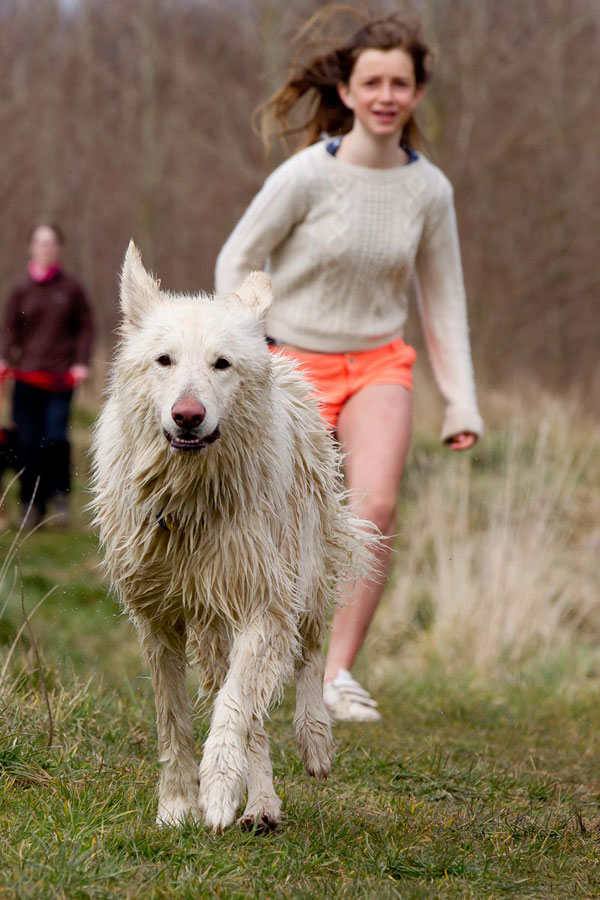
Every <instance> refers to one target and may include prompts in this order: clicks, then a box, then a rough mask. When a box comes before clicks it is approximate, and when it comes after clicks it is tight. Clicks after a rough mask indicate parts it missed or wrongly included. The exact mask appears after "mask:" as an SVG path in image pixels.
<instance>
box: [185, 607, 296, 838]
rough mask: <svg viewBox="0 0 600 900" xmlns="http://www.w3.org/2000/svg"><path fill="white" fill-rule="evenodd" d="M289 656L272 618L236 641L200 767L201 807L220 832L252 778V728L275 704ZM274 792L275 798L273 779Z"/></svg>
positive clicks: (217, 699) (208, 823)
mask: <svg viewBox="0 0 600 900" xmlns="http://www.w3.org/2000/svg"><path fill="white" fill-rule="evenodd" d="M284 659H285V649H284V641H283V640H282V637H281V635H280V634H278V633H277V629H276V628H274V627H270V626H269V623H268V622H265V621H263V622H262V623H261V625H260V627H258V626H255V627H248V628H246V629H244V631H242V632H241V633H240V634H239V635H238V636H237V638H236V639H235V641H234V644H233V648H232V651H231V656H230V668H229V672H228V673H227V677H226V679H225V682H224V684H223V687H222V688H221V690H220V691H219V693H218V694H217V697H216V699H215V705H214V710H213V715H212V721H211V727H210V733H209V735H208V738H207V739H206V743H205V745H204V752H203V756H202V763H201V766H200V808H201V810H202V813H203V815H204V819H205V821H206V824H207V825H209V826H210V827H211V828H213V829H214V830H215V831H222V830H223V829H224V828H227V826H228V825H231V824H232V822H233V821H234V820H235V817H236V813H237V810H238V808H239V806H240V803H241V800H242V793H243V790H244V786H245V783H246V773H247V769H248V761H247V754H248V740H249V735H250V729H251V727H252V723H253V721H254V722H256V721H257V720H258V721H260V720H261V718H262V715H263V713H264V712H265V711H266V709H267V708H268V706H269V703H270V701H271V698H272V696H273V693H274V691H275V689H276V688H277V686H278V685H279V683H280V681H281V678H282V674H283V669H284ZM265 742H266V736H265ZM266 774H267V776H268V778H269V779H270V772H269V773H266ZM269 793H270V794H272V796H273V797H275V793H274V790H273V788H272V781H271V791H270V792H269ZM276 799H277V798H276V797H275V800H276Z"/></svg>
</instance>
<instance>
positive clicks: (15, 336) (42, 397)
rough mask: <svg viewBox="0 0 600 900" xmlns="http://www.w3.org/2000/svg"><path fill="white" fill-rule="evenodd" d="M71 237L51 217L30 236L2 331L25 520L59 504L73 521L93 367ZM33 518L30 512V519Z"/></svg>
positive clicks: (87, 312) (2, 371) (59, 513)
mask: <svg viewBox="0 0 600 900" xmlns="http://www.w3.org/2000/svg"><path fill="white" fill-rule="evenodd" d="M63 245H64V237H63V234H62V231H61V229H60V228H59V227H58V226H57V225H55V224H54V223H49V222H43V223H40V224H39V225H36V227H35V228H34V229H33V231H32V232H31V235H30V239H29V263H28V267H27V276H26V277H25V278H23V279H22V280H21V281H19V282H18V283H17V284H16V285H15V287H14V288H13V290H12V291H11V293H10V295H9V297H8V300H7V302H6V306H5V310H4V322H3V327H2V332H1V334H0V379H3V378H6V377H7V376H12V378H13V379H14V391H13V406H12V417H13V421H14V424H15V426H16V428H17V435H18V452H19V465H20V466H21V468H22V469H23V471H22V474H21V478H20V482H21V484H20V488H21V491H20V496H21V504H22V520H23V519H25V524H26V525H27V526H28V527H34V526H35V525H37V524H39V522H40V521H41V520H42V519H43V517H44V516H45V515H46V512H47V508H48V504H49V503H52V504H53V512H54V517H53V521H54V522H55V523H56V524H60V525H67V524H68V522H69V502H68V494H69V491H70V488H71V445H70V442H69V437H68V427H69V414H70V409H71V400H72V398H73V390H74V388H75V387H77V385H79V384H81V383H82V382H83V381H85V380H86V379H87V378H88V377H89V374H90V370H89V359H90V350H91V345H92V339H93V317H92V310H91V306H90V303H89V301H88V298H87V295H86V292H85V290H84V289H83V287H82V286H81V284H80V283H79V282H78V281H76V280H75V278H73V277H72V276H71V275H69V274H68V273H67V272H65V271H64V270H63V268H62V266H61V253H62V248H63ZM25 517H26V518H25Z"/></svg>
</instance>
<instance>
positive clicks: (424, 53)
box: [257, 3, 432, 152]
mask: <svg viewBox="0 0 600 900" xmlns="http://www.w3.org/2000/svg"><path fill="white" fill-rule="evenodd" d="M347 16H353V17H354V18H355V19H359V20H360V21H361V22H362V24H361V26H360V27H359V29H358V30H357V31H355V33H354V34H353V35H352V37H350V39H347V40H346V41H345V42H340V40H339V39H338V40H335V41H334V40H332V39H328V40H326V39H323V38H319V37H318V35H319V33H320V32H322V30H323V29H324V28H325V27H327V26H328V25H329V24H330V23H331V22H332V21H334V20H335V19H336V17H337V18H341V17H347ZM311 33H312V34H315V33H316V34H317V38H314V37H313V38H312V39H310V38H309V39H308V40H305V42H304V43H303V45H302V46H301V48H300V50H299V52H298V53H297V54H296V57H295V59H294V61H293V63H292V67H291V70H290V76H289V78H288V80H287V81H286V83H285V84H284V86H283V87H282V88H280V89H279V90H278V91H277V92H276V93H275V94H273V96H272V97H271V98H270V99H269V100H268V101H267V102H266V103H265V104H263V106H262V107H259V109H258V111H257V112H258V116H259V119H260V130H261V135H262V139H263V143H264V145H265V148H266V150H267V152H268V151H269V150H270V148H271V146H272V143H273V140H274V139H276V138H279V139H280V140H281V141H283V142H284V143H286V138H288V137H293V136H299V137H300V142H299V145H298V146H297V147H296V149H297V150H301V149H302V148H303V147H308V146H309V145H310V144H314V143H316V142H317V141H318V140H320V138H321V136H322V134H323V133H326V134H329V135H339V134H347V132H348V131H350V129H351V128H352V121H353V114H352V111H351V110H349V109H348V108H347V107H346V106H344V104H343V103H342V101H341V100H340V97H339V94H338V90H337V87H338V84H340V83H341V84H348V81H349V79H350V75H351V74H352V70H353V68H354V64H355V63H356V60H357V59H358V57H359V56H360V54H361V53H362V52H363V50H395V49H400V50H404V52H405V53H408V55H409V56H410V57H411V59H412V61H413V66H414V72H415V81H416V84H417V87H420V86H422V85H424V84H426V82H427V81H428V80H429V78H430V74H431V59H432V54H431V51H430V49H429V47H428V46H427V44H426V43H425V39H424V37H423V33H422V30H421V26H420V24H419V23H418V22H417V21H414V20H413V21H411V20H406V19H404V18H402V17H401V16H400V15H399V14H392V15H390V16H386V17H385V18H381V19H371V20H369V19H368V18H367V17H366V16H365V15H364V14H362V13H360V12H359V11H358V10H356V9H354V8H352V7H349V6H344V5H342V4H337V3H335V4H330V5H329V6H326V7H324V8H323V9H321V10H319V11H318V12H317V13H315V15H314V16H312V18H311V19H309V21H308V22H307V23H306V25H305V26H304V27H303V28H302V29H301V31H300V32H299V33H298V35H297V36H296V40H299V39H300V40H301V39H303V38H305V37H306V35H307V34H311ZM317 47H321V53H320V54H319V55H316V56H314V55H313V57H312V58H311V59H310V61H309V62H308V63H303V62H302V58H305V57H306V56H307V55H308V53H310V52H311V51H312V52H313V54H314V51H315V48H317ZM324 48H326V49H324ZM301 101H303V103H301ZM304 104H306V107H307V110H306V112H305V118H304V121H302V122H301V123H300V124H293V122H292V121H291V118H290V115H291V113H292V112H293V111H294V110H297V108H298V106H299V105H300V106H301V107H304ZM400 142H401V143H402V144H403V145H405V146H408V147H411V148H413V149H417V148H419V147H422V146H423V144H424V141H423V139H422V136H421V132H420V130H419V128H418V126H417V124H416V122H415V121H414V119H413V117H412V116H411V118H410V119H409V121H408V122H407V123H406V124H405V126H404V128H403V130H402V135H401V138H400Z"/></svg>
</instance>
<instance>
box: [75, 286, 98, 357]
mask: <svg viewBox="0 0 600 900" xmlns="http://www.w3.org/2000/svg"><path fill="white" fill-rule="evenodd" d="M73 299H74V301H75V303H76V304H77V306H76V309H77V325H78V327H77V334H76V338H75V359H74V364H77V365H80V366H87V365H88V364H89V361H90V353H91V350H92V341H93V340H94V315H93V312H92V305H91V303H90V301H89V299H88V296H87V294H86V292H85V290H84V289H83V287H82V286H81V285H77V288H76V291H75V295H74V298H73Z"/></svg>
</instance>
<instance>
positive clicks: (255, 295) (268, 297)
mask: <svg viewBox="0 0 600 900" xmlns="http://www.w3.org/2000/svg"><path fill="white" fill-rule="evenodd" d="M234 294H237V296H238V297H239V298H240V300H241V301H242V303H243V305H244V306H245V307H246V309H249V310H252V312H255V313H256V314H257V315H259V316H262V315H263V313H265V312H266V311H267V310H268V308H269V306H270V305H271V301H272V300H273V292H272V290H271V279H270V278H269V276H268V275H267V273H266V272H251V273H250V274H249V275H248V276H246V278H244V280H243V281H242V283H241V284H240V286H239V287H237V288H236V289H235V291H234Z"/></svg>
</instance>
